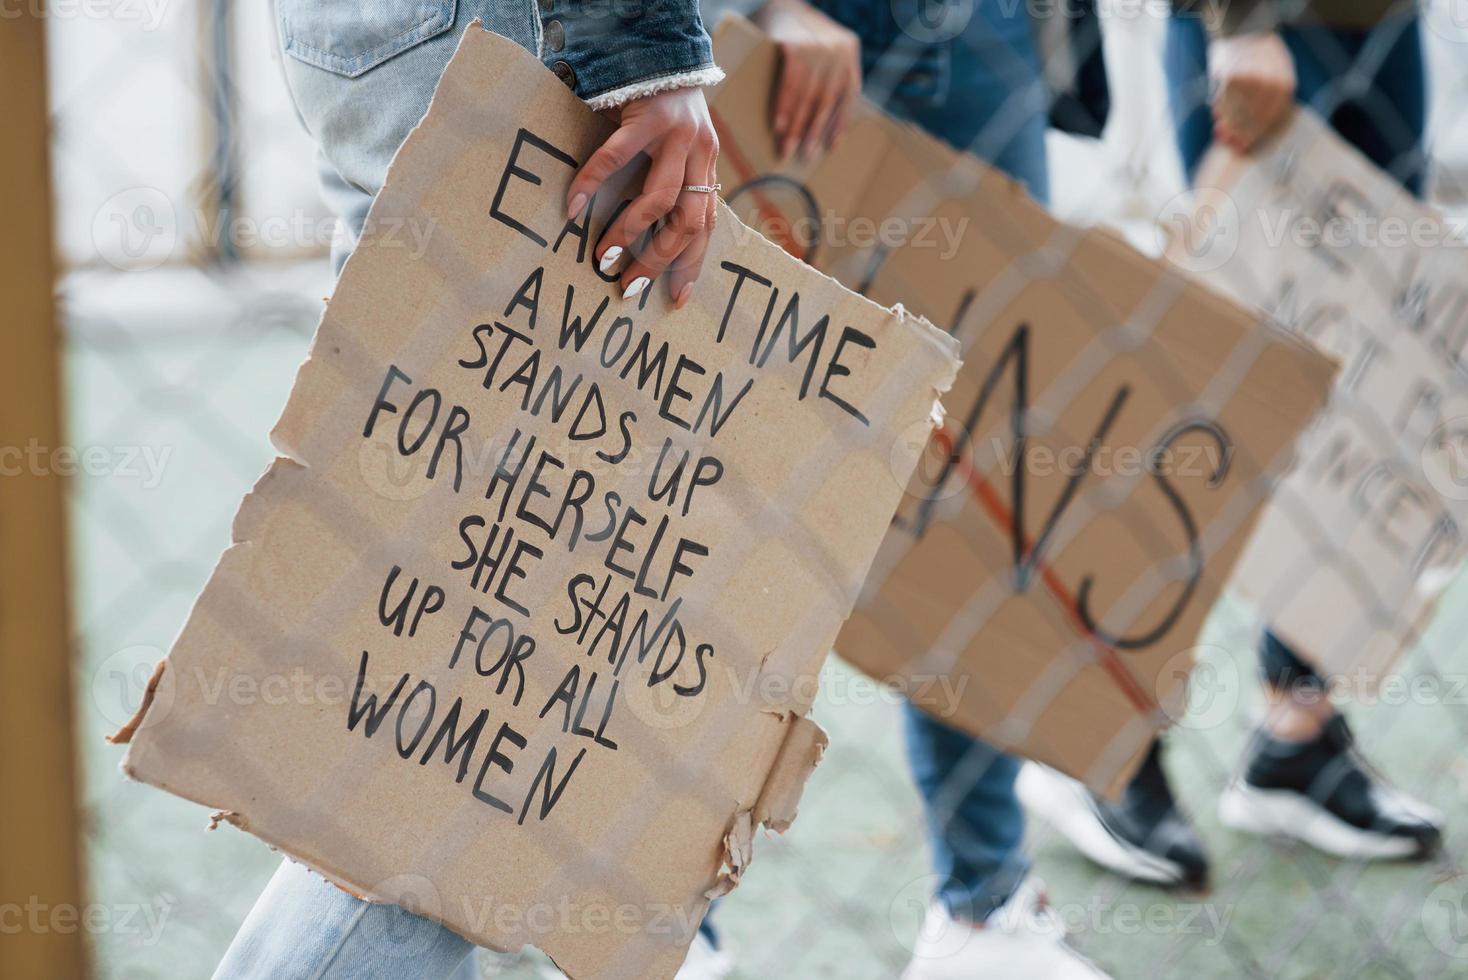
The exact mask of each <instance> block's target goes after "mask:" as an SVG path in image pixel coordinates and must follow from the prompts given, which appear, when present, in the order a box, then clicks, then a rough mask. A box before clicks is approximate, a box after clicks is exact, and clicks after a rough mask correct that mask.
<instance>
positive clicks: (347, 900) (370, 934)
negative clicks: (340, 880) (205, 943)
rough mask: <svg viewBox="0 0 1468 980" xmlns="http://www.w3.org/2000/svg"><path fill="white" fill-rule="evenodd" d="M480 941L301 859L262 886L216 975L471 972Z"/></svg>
mask: <svg viewBox="0 0 1468 980" xmlns="http://www.w3.org/2000/svg"><path fill="white" fill-rule="evenodd" d="M473 951H474V944H473V943H471V942H469V940H467V939H465V938H464V937H462V936H460V935H459V934H458V933H456V932H453V931H451V930H449V929H445V928H444V927H443V926H441V925H439V924H438V923H436V922H433V921H432V920H430V919H425V918H423V917H421V916H417V915H414V914H413V913H411V912H409V911H407V910H406V909H404V908H402V907H400V906H397V905H379V904H375V903H372V902H364V901H362V900H361V899H357V898H353V897H352V896H351V895H348V894H347V893H346V892H344V891H342V890H341V889H339V888H337V887H336V886H335V885H333V884H330V883H329V882H327V881H326V880H325V879H324V878H322V877H320V876H319V875H317V874H315V873H314V872H311V871H308V870H306V868H305V867H304V866H302V865H299V864H296V863H295V862H294V861H289V860H287V861H283V862H281V865H280V868H279V870H277V871H276V872H275V877H273V878H271V879H270V884H268V885H266V886H265V891H263V892H261V893H260V898H259V899H258V900H257V901H256V902H255V907H254V908H253V909H251V910H250V914H249V916H248V917H247V918H246V919H245V922H244V924H243V925H241V926H240V931H239V933H238V934H237V935H236V936H235V938H234V942H233V943H231V944H230V947H229V950H228V952H226V953H225V954H224V959H223V960H221V961H220V963H219V967H218V969H216V970H215V972H214V977H215V980H417V978H424V980H429V978H432V980H441V978H450V977H451V978H453V980H471V978H473V977H475V976H476V975H477V974H476V972H475V970H474V962H473V960H472V959H470V957H469V954H470V953H472V952H473Z"/></svg>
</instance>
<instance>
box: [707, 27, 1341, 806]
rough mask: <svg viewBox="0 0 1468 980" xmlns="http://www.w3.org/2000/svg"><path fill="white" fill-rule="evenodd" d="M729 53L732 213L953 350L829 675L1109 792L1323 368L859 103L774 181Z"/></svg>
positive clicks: (766, 98) (1180, 667) (719, 46)
mask: <svg viewBox="0 0 1468 980" xmlns="http://www.w3.org/2000/svg"><path fill="white" fill-rule="evenodd" d="M715 46H716V53H717V56H718V60H719V63H720V65H721V66H723V68H724V69H725V71H726V72H728V73H729V77H728V78H727V80H726V81H725V82H724V83H723V84H722V85H721V86H720V87H719V89H718V91H717V93H716V95H715V98H714V112H715V122H716V124H717V125H718V126H719V130H720V135H721V146H722V153H721V157H720V179H721V181H722V182H723V184H724V188H725V194H726V196H727V199H728V200H729V201H730V203H731V204H732V205H733V206H734V208H735V211H736V212H737V213H739V214H740V215H741V216H742V217H743V218H745V220H747V221H748V222H750V223H751V224H753V225H754V226H756V227H758V228H759V229H760V230H762V231H765V232H766V233H768V234H770V235H771V237H773V238H775V239H776V240H778V241H781V242H782V243H783V244H785V245H786V247H787V248H789V249H790V250H791V251H792V252H794V253H795V254H797V255H800V256H802V257H803V258H804V259H806V261H808V262H810V263H812V264H813V265H815V266H816V268H818V269H821V270H823V271H825V272H828V273H830V274H831V275H832V276H834V277H835V278H837V279H838V280H840V281H841V282H844V283H845V284H846V285H848V286H851V287H852V288H853V289H856V290H857V291H858V292H861V293H862V294H864V295H866V296H868V297H871V298H873V299H875V300H876V301H877V302H879V303H885V304H890V303H899V302H900V303H903V304H906V306H907V307H908V308H910V309H914V310H916V311H917V312H919V313H922V314H923V315H924V316H927V317H928V318H930V319H931V320H933V322H935V323H937V324H939V325H940V326H943V327H945V328H947V329H949V330H950V331H951V332H952V333H953V334H954V335H955V336H956V337H957V338H958V340H959V342H960V344H961V346H962V347H963V350H964V355H963V356H964V367H963V369H962V371H961V372H960V375H959V378H958V381H957V382H956V384H955V386H954V389H953V391H952V392H950V394H949V395H948V396H946V397H945V398H944V405H945V408H946V410H947V419H946V423H945V425H944V426H943V428H942V429H941V430H940V431H939V432H938V433H937V435H936V437H935V439H934V441H933V443H932V444H931V446H930V450H929V454H928V456H927V458H926V459H925V462H924V463H923V464H922V465H920V467H919V473H918V474H917V476H916V477H915V479H914V483H913V485H912V487H911V489H910V492H909V495H908V498H907V500H906V501H905V502H904V504H903V506H902V508H901V509H900V510H899V513H898V516H897V519H896V522H895V525H894V527H893V529H892V532H891V533H890V534H889V535H888V537H887V539H886V541H885V542H884V545H883V548H882V551H881V553H880V555H879V556H878V559H877V562H876V564H875V565H874V567H873V572H872V575H871V577H870V578H869V579H868V582H867V587H866V589H865V590H864V595H863V601H862V605H861V607H860V608H859V610H858V612H857V614H856V615H854V616H853V617H852V618H851V620H849V621H848V623H847V626H846V627H845V629H844V630H843V631H842V633H841V636H840V639H839V641H838V644H837V652H838V653H840V654H841V655H842V656H844V657H846V658H847V659H849V660H851V661H853V662H854V663H856V664H857V665H858V666H860V667H862V668H863V669H864V670H866V671H867V672H869V673H871V674H873V675H874V676H876V677H879V678H882V679H891V680H892V681H893V683H895V684H897V685H899V686H900V687H901V688H902V689H903V690H904V691H905V692H906V693H907V694H908V695H909V697H910V698H911V699H912V700H913V701H914V702H915V703H917V704H918V705H920V706H921V707H923V708H925V709H926V710H928V711H930V712H931V713H934V714H936V715H938V716H939V717H941V718H942V719H944V720H945V721H948V722H949V723H950V724H954V725H956V726H958V727H960V728H963V729H966V730H967V731H969V732H972V733H974V734H977V735H981V736H983V737H985V738H987V739H989V740H990V741H992V742H995V743H997V744H998V745H1000V746H1003V747H1005V748H1007V749H1011V750H1014V751H1016V752H1018V753H1020V754H1023V755H1026V756H1029V757H1031V758H1035V759H1039V760H1041V761H1044V762H1047V763H1049V764H1051V765H1054V766H1056V767H1058V768H1060V769H1062V770H1064V771H1066V772H1068V773H1071V774H1072V775H1074V776H1077V777H1079V778H1081V779H1083V780H1085V781H1086V782H1087V783H1089V784H1090V785H1091V786H1093V787H1095V788H1097V789H1099V790H1101V791H1103V792H1109V791H1114V790H1115V789H1116V788H1118V787H1119V786H1120V785H1121V784H1122V783H1123V782H1124V781H1125V779H1126V778H1127V776H1128V775H1129V773H1130V772H1131V771H1132V770H1133V768H1134V766H1135V763H1136V762H1137V761H1138V759H1139V757H1140V754H1141V753H1142V752H1143V751H1144V749H1145V747H1146V745H1147V744H1148V742H1149V741H1150V739H1151V738H1152V736H1153V734H1154V733H1155V731H1156V730H1157V729H1158V728H1159V727H1160V726H1161V725H1163V724H1164V723H1165V722H1166V720H1167V719H1168V718H1169V717H1171V718H1176V717H1178V716H1179V715H1180V714H1181V713H1182V709H1183V702H1184V698H1185V683H1184V681H1185V679H1186V677H1187V674H1188V671H1189V668H1190V666H1191V664H1192V661H1193V656H1192V649H1193V647H1194V645H1195V644H1196V643H1197V637H1198V633H1199V630H1200V628H1201V625H1202V623H1203V620H1204V617H1205V616H1206V615H1207V613H1208V611H1209V609H1210V607H1211V606H1212V605H1213V602H1214V599H1215V598H1216V597H1217V596H1218V594H1219V591H1220V588H1221V587H1222V585H1223V583H1224V581H1225V580H1226V578H1227V576H1228V573H1229V570H1230V568H1231V565H1232V563H1233V561H1234V559H1235V558H1236V555H1237V552H1238V549H1239V547H1240V546H1241V545H1242V544H1243V542H1244V541H1245V540H1246V538H1247V535H1248V532H1249V530H1250V529H1251V527H1252V525H1253V523H1254V520H1255V517H1256V515H1257V513H1258V510H1259V507H1260V504H1261V502H1262V501H1263V499H1264V497H1265V495H1266V494H1267V493H1268V490H1269V486H1270V483H1271V480H1272V479H1273V477H1274V476H1275V475H1276V474H1278V473H1279V472H1282V470H1283V468H1284V467H1285V465H1286V464H1287V463H1288V461H1289V459H1290V455H1291V446H1292V443H1293V441H1294V437H1295V435H1296V433H1297V432H1298V431H1299V430H1300V428H1301V427H1302V426H1303V425H1304V424H1305V423H1306V422H1307V421H1308V420H1309V419H1310V418H1311V417H1312V415H1313V414H1314V413H1315V412H1316V410H1317V409H1318V408H1319V407H1320V406H1321V405H1322V404H1323V402H1324V401H1325V398H1326V395H1327V392H1328V391H1329V387H1330V383H1331V378H1332V375H1333V370H1334V367H1333V365H1332V364H1331V363H1330V362H1329V361H1328V359H1326V358H1324V357H1322V356H1321V355H1319V354H1318V353H1316V352H1314V351H1313V350H1311V349H1309V348H1308V347H1307V346H1306V345H1304V344H1302V343H1300V342H1298V341H1297V340H1294V339H1293V338H1291V337H1289V336H1287V335H1285V334H1284V332H1282V331H1280V330H1278V329H1275V328H1273V327H1270V326H1268V325H1266V324H1265V323H1263V322H1261V319H1260V318H1259V317H1257V316H1255V315H1252V314H1247V313H1245V312H1243V310H1242V309H1241V308H1239V307H1238V306H1235V305H1234V304H1233V303H1231V302H1228V301H1226V300H1224V299H1223V298H1221V297H1219V296H1218V295H1216V294H1214V293H1212V292H1209V291H1208V290H1205V289H1203V288H1201V287H1200V286H1198V285H1196V284H1195V283H1193V282H1192V281H1190V279H1189V278H1188V277H1186V276H1183V275H1180V274H1178V273H1177V271H1176V270H1174V269H1171V268H1170V267H1168V266H1166V265H1165V264H1163V263H1161V262H1156V261H1152V260H1150V259H1147V258H1145V257H1143V256H1142V255H1140V254H1139V253H1137V252H1136V251H1135V250H1133V249H1131V248H1130V247H1128V246H1127V245H1125V244H1124V243H1122V242H1121V241H1120V240H1118V239H1116V238H1114V237H1112V236H1110V235H1108V234H1106V233H1104V232H1101V231H1094V230H1091V231H1087V230H1081V229H1077V228H1072V227H1069V226H1066V225H1064V224H1061V223H1059V222H1057V221H1056V220H1054V219H1053V218H1051V217H1050V216H1049V215H1047V214H1046V212H1045V210H1044V209H1043V208H1041V207H1040V206H1039V205H1038V204H1036V203H1035V202H1034V201H1033V200H1031V199H1030V198H1029V197H1028V196H1026V194H1025V193H1024V191H1023V189H1022V188H1021V187H1020V186H1018V185H1017V184H1015V183H1014V182H1012V181H1010V180H1009V179H1007V178H1006V177H1005V176H1003V175H1002V174H1000V173H998V172H997V171H995V170H993V169H991V168H989V167H987V166H985V165H984V164H982V163H981V162H980V161H979V160H977V159H975V158H974V157H972V156H968V155H964V154H959V153H956V152H954V151H953V150H951V149H950V148H948V147H947V146H945V145H943V144H941V143H939V142H938V141H937V140H935V139H933V138H931V137H929V136H927V135H926V134H924V133H922V132H920V131H918V130H917V129H915V128H913V127H911V126H908V125H905V124H901V123H898V122H896V121H894V120H893V119H891V118H890V117H888V116H886V115H884V114H883V113H881V112H880V111H879V110H878V109H876V108H875V107H874V106H872V105H871V104H869V103H865V102H864V103H862V104H861V105H859V106H858V107H857V108H856V111H855V113H854V117H853V119H852V122H851V125H850V128H849V129H848V130H847V132H846V135H845V136H844V138H843V139H842V141H841V142H840V144H839V145H838V146H837V147H836V148H835V150H834V151H833V152H831V153H829V154H828V155H826V156H825V157H823V158H822V159H821V160H820V161H819V162H817V163H815V164H805V163H801V162H799V161H792V162H787V163H784V164H782V163H780V162H779V161H778V158H777V154H776V150H775V147H774V145H773V142H772V140H771V138H770V135H769V132H770V126H769V118H770V93H771V88H772V82H773V79H774V77H775V71H776V58H777V52H776V50H775V47H774V46H773V44H771V43H770V42H769V41H768V40H767V39H766V38H764V37H763V35H761V33H760V32H759V31H758V30H757V29H756V28H754V27H753V26H752V25H750V24H749V23H748V22H747V21H742V20H738V19H734V18H726V19H725V21H724V22H723V23H721V24H720V26H719V29H718V31H717V35H716V44H715Z"/></svg>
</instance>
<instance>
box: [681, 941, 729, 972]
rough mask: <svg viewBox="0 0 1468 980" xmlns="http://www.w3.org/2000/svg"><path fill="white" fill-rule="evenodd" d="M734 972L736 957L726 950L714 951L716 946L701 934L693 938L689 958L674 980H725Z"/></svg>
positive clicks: (685, 960)
mask: <svg viewBox="0 0 1468 980" xmlns="http://www.w3.org/2000/svg"><path fill="white" fill-rule="evenodd" d="M733 970H734V957H732V956H730V955H729V954H728V953H727V952H725V951H724V950H721V949H714V944H713V943H711V942H709V941H708V937H707V936H705V935H704V934H703V933H701V932H700V933H699V934H698V935H696V936H694V937H693V945H692V946H689V947H688V956H687V957H685V958H684V960H683V965H682V966H680V967H679V968H678V974H677V976H675V977H674V978H673V980H724V978H725V977H727V976H728V975H729V974H730V973H732V972H733Z"/></svg>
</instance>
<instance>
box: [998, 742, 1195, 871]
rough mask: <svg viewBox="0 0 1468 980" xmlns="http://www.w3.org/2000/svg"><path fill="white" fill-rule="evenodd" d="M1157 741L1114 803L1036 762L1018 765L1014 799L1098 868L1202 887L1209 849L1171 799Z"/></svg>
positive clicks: (1170, 791) (1170, 789) (1159, 744)
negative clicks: (1020, 768) (1205, 848)
mask: <svg viewBox="0 0 1468 980" xmlns="http://www.w3.org/2000/svg"><path fill="white" fill-rule="evenodd" d="M1161 744H1162V743H1160V742H1153V743H1152V748H1151V750H1150V751H1148V753H1147V757H1146V759H1144V760H1143V762H1142V768H1141V769H1139V770H1138V771H1137V774H1136V775H1135V776H1134V777H1132V781H1131V782H1130V783H1129V784H1127V788H1126V792H1125V793H1124V794H1123V795H1122V799H1121V802H1120V803H1112V802H1109V801H1107V800H1103V799H1101V798H1100V797H1098V796H1096V795H1095V794H1094V793H1092V792H1091V791H1089V790H1088V789H1086V788H1085V787H1084V786H1082V785H1081V784H1080V783H1078V782H1076V781H1075V780H1074V779H1071V778H1070V777H1069V776H1065V775H1062V774H1061V773H1058V772H1056V771H1055V770H1054V769H1050V768H1048V767H1047V766H1042V765H1039V764H1037V763H1033V762H1031V763H1026V764H1025V767H1024V768H1023V769H1022V770H1020V775H1019V781H1018V782H1017V783H1016V786H1015V789H1016V791H1017V792H1018V794H1019V798H1020V800H1021V801H1022V802H1023V803H1024V804H1025V806H1026V807H1027V808H1028V809H1029V810H1030V811H1031V812H1033V813H1035V814H1037V815H1038V816H1040V817H1041V818H1042V819H1043V820H1045V822H1046V823H1049V824H1050V825H1051V826H1053V827H1054V828H1055V829H1056V830H1058V831H1060V833H1062V834H1064V835H1065V837H1066V838H1067V839H1068V840H1069V841H1070V842H1071V844H1073V845H1074V846H1075V848H1076V850H1078V851H1080V852H1081V853H1082V854H1084V855H1085V856H1086V857H1088V858H1090V859H1091V860H1092V861H1095V862H1096V863H1097V864H1099V865H1101V867H1103V868H1106V869H1107V870H1109V871H1114V872H1116V873H1117V874H1119V875H1123V876H1125V877H1127V878H1132V879H1135V880H1137V881H1145V882H1148V883H1150V884H1154V885H1163V886H1168V887H1173V886H1181V887H1186V888H1197V889H1202V888H1206V887H1207V885H1208V855H1207V853H1206V852H1205V851H1204V850H1203V843H1202V841H1200V840H1199V839H1198V835H1197V834H1196V833H1195V832H1194V831H1193V827H1192V825H1191V824H1189V823H1188V821H1187V819H1186V818H1185V817H1184V816H1183V815H1182V812H1181V811H1180V810H1178V808H1177V801H1176V800H1174V799H1173V796H1172V788H1171V787H1170V786H1168V784H1167V774H1166V773H1164V772H1163V771H1162V752H1161Z"/></svg>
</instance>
